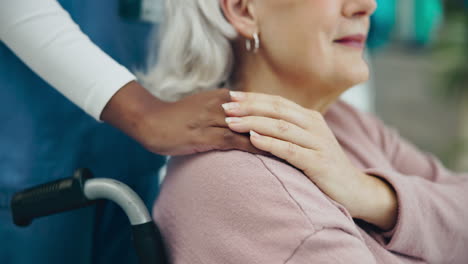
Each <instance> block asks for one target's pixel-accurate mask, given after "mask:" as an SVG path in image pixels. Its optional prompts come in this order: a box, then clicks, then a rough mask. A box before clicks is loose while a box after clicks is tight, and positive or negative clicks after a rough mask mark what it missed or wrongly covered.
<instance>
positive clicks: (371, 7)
mask: <svg viewBox="0 0 468 264" xmlns="http://www.w3.org/2000/svg"><path fill="white" fill-rule="evenodd" d="M344 2H345V3H344V9H343V13H344V16H346V17H350V18H352V17H364V16H371V15H372V14H373V13H374V12H375V10H376V9H377V2H376V0H344Z"/></svg>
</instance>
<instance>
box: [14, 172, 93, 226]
mask: <svg viewBox="0 0 468 264" xmlns="http://www.w3.org/2000/svg"><path fill="white" fill-rule="evenodd" d="M92 177H93V176H92V173H91V171H90V170H88V169H80V170H77V171H76V172H75V173H74V175H73V177H71V178H67V179H62V180H57V181H54V182H50V183H46V184H42V185H39V186H36V187H33V188H30V189H26V190H24V191H22V192H18V193H16V194H15V195H14V196H13V198H12V200H11V211H12V215H13V221H14V223H15V224H16V225H17V226H28V225H30V224H31V222H32V221H33V220H34V219H35V218H39V217H43V216H49V215H53V214H57V213H62V212H66V211H70V210H73V209H78V208H82V207H86V206H89V205H91V204H92V203H94V201H91V200H89V199H87V198H86V196H85V194H84V185H85V182H86V181H87V180H89V179H91V178H92Z"/></svg>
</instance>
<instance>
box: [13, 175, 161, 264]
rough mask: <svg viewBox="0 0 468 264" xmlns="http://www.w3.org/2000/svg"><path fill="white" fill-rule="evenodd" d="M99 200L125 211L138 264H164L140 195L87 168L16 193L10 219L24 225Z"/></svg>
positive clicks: (157, 236)
mask: <svg viewBox="0 0 468 264" xmlns="http://www.w3.org/2000/svg"><path fill="white" fill-rule="evenodd" d="M102 199H105V200H110V201H112V202H115V203H116V204H117V205H119V206H120V208H121V209H122V210H123V211H124V212H125V213H126V214H127V216H128V219H129V220H130V224H131V225H132V237H133V242H134V247H135V250H136V253H137V256H138V259H139V262H140V263H141V264H150V263H151V264H168V260H167V255H166V252H165V248H164V244H163V239H162V236H161V233H160V231H159V229H158V226H157V225H156V224H155V223H154V222H153V220H152V219H151V216H150V214H149V212H148V210H147V208H146V206H145V205H144V203H143V201H142V200H141V199H140V197H139V196H138V195H137V194H136V193H135V192H134V191H133V190H132V189H131V188H130V187H128V186H127V185H125V184H123V183H121V182H119V181H116V180H112V179H97V178H93V175H92V173H91V171H90V170H88V169H79V170H77V171H76V172H75V173H74V175H73V177H71V178H67V179H62V180H57V181H53V182H49V183H45V184H42V185H39V186H35V187H32V188H29V189H26V190H24V191H20V192H18V193H16V194H15V195H14V196H13V198H12V200H11V211H12V216H13V222H14V223H15V225H17V226H21V227H27V226H29V225H30V224H31V223H32V221H33V220H34V219H35V218H39V217H44V216H50V215H53V214H58V213H62V212H66V211H70V210H75V209H79V208H83V207H87V206H91V205H93V204H94V203H96V202H97V201H98V200H102Z"/></svg>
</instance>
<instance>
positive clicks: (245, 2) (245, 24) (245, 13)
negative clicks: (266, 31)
mask: <svg viewBox="0 0 468 264" xmlns="http://www.w3.org/2000/svg"><path fill="white" fill-rule="evenodd" d="M252 2H253V1H252V0H220V3H221V8H222V9H223V12H224V16H225V17H226V19H227V20H228V21H229V23H231V25H232V26H233V27H234V28H235V29H236V31H237V32H238V33H239V34H240V35H242V36H243V37H245V38H249V39H250V38H252V35H253V34H255V33H258V32H259V29H258V25H257V18H256V17H255V9H254V5H253V3H252Z"/></svg>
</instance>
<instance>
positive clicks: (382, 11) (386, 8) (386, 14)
mask: <svg viewBox="0 0 468 264" xmlns="http://www.w3.org/2000/svg"><path fill="white" fill-rule="evenodd" d="M376 1H377V5H378V7H377V10H376V11H375V13H374V15H373V16H372V18H371V28H370V32H369V39H368V46H369V48H370V49H372V50H375V49H377V48H380V47H382V46H384V45H386V44H387V43H388V42H389V41H390V38H391V35H392V33H393V30H394V27H395V23H396V18H397V17H396V4H397V2H396V1H395V0H376Z"/></svg>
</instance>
